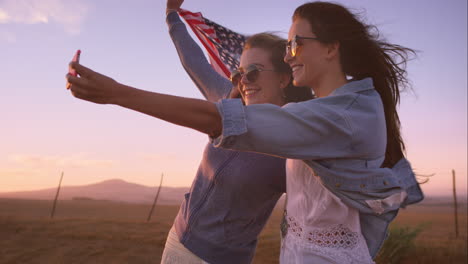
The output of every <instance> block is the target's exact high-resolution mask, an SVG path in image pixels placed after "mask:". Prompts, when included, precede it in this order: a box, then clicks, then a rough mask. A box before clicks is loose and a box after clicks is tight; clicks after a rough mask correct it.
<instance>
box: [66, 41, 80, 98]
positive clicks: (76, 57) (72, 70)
mask: <svg viewBox="0 0 468 264" xmlns="http://www.w3.org/2000/svg"><path fill="white" fill-rule="evenodd" d="M80 55H81V50H77V51H76V52H75V56H73V59H72V61H73V62H78V63H79V62H80ZM68 73H69V74H70V75H73V76H75V77H76V76H78V73H77V72H76V71H75V70H74V69H72V68H69V69H68ZM70 86H71V84H70V83H67V90H68V89H70Z"/></svg>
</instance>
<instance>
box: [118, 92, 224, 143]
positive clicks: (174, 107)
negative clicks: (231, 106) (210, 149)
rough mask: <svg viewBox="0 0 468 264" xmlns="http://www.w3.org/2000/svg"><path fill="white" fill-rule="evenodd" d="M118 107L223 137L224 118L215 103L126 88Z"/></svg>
mask: <svg viewBox="0 0 468 264" xmlns="http://www.w3.org/2000/svg"><path fill="white" fill-rule="evenodd" d="M125 88H126V89H124V90H125V93H123V94H122V96H120V97H119V99H118V100H116V105H119V106H122V107H125V108H128V109H132V110H135V111H138V112H141V113H144V114H147V115H150V116H153V117H156V118H159V119H162V120H165V121H168V122H170V123H173V124H176V125H180V126H185V127H189V128H193V129H195V130H198V131H200V132H203V133H205V134H208V135H210V136H212V137H217V136H219V135H220V134H221V130H222V124H221V116H220V114H219V112H218V109H217V108H216V105H215V104H214V103H211V102H208V101H204V100H198V99H192V98H184V97H178V96H172V95H166V94H160V93H154V92H149V91H144V90H140V89H136V88H133V87H129V86H125Z"/></svg>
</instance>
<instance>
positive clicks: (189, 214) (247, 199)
mask: <svg viewBox="0 0 468 264" xmlns="http://www.w3.org/2000/svg"><path fill="white" fill-rule="evenodd" d="M167 24H168V26H169V33H170V35H171V38H172V40H173V42H174V45H175V47H176V49H177V52H178V54H179V57H180V59H181V62H182V65H183V67H184V68H185V70H186V71H187V73H188V74H189V76H190V78H192V80H193V82H194V83H195V84H196V85H197V87H198V89H199V90H200V91H201V93H202V94H203V95H204V96H205V98H207V100H209V101H212V102H216V101H218V100H219V99H222V98H226V97H227V96H228V95H229V92H230V90H231V88H232V85H231V82H230V81H229V80H227V79H226V78H224V77H222V76H221V75H219V74H218V73H216V72H215V71H214V70H213V68H212V67H211V65H210V64H209V63H208V61H207V60H206V58H205V55H204V53H203V51H202V50H201V49H200V48H199V46H198V45H197V44H196V43H195V41H193V39H192V38H191V37H190V35H189V34H188V32H187V29H186V27H185V25H184V23H182V21H181V20H180V18H179V16H178V15H177V13H176V12H171V13H169V14H168V16H167ZM285 191H286V173H285V160H284V159H281V158H278V157H272V156H268V155H262V154H258V153H248V152H240V151H232V150H226V149H219V148H215V147H213V146H212V145H211V144H208V145H207V146H206V148H205V151H204V153H203V157H202V160H201V163H200V166H199V168H198V171H197V173H196V176H195V179H194V181H193V183H192V187H191V189H190V192H189V193H187V194H185V199H184V201H183V202H182V205H181V206H180V210H179V213H178V214H177V217H176V219H175V221H174V228H175V230H176V233H177V235H178V237H179V240H180V242H181V243H182V244H183V245H184V246H185V247H186V248H187V249H188V250H190V251H191V252H193V253H194V254H195V255H197V256H198V257H200V258H201V259H203V260H205V261H207V262H209V263H212V264H215V263H227V264H229V263H233V264H234V263H235V264H237V263H250V262H251V261H252V259H253V256H254V252H255V248H256V245H257V237H258V235H259V234H260V232H261V230H262V229H263V227H264V226H265V223H266V222H267V220H268V218H269V216H270V215H271V212H272V210H273V208H274V206H275V205H276V202H277V201H278V199H279V198H280V196H281V195H282V194H283V193H284V192H285Z"/></svg>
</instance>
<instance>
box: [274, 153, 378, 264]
mask: <svg viewBox="0 0 468 264" xmlns="http://www.w3.org/2000/svg"><path fill="white" fill-rule="evenodd" d="M286 173H287V194H288V201H287V205H286V210H287V215H286V220H287V226H288V227H287V229H288V230H287V234H286V236H285V237H284V238H283V240H282V242H281V254H280V263H282V264H286V263H288V264H289V263H294V264H297V263H314V264H322V263H340V264H342V263H359V264H366V263H374V262H373V261H372V258H371V257H370V254H369V250H368V248H367V244H366V241H365V240H364V237H363V236H362V234H361V227H360V223H359V213H358V211H357V210H356V209H353V208H350V207H348V206H346V205H345V204H343V203H342V202H341V200H340V199H339V198H338V197H336V196H335V195H334V194H332V193H331V192H330V191H329V190H328V189H326V188H325V187H324V186H323V184H322V182H321V180H320V178H319V177H317V176H316V174H315V173H314V171H313V170H312V169H311V168H310V167H308V166H307V165H306V164H305V163H304V162H303V161H302V160H293V159H288V160H287V162H286Z"/></svg>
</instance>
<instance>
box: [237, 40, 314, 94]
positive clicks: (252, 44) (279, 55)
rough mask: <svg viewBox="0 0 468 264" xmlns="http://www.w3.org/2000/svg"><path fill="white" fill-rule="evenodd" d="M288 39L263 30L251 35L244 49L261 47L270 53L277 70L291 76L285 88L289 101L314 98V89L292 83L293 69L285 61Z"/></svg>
mask: <svg viewBox="0 0 468 264" xmlns="http://www.w3.org/2000/svg"><path fill="white" fill-rule="evenodd" d="M286 42H287V41H286V39H284V38H282V37H279V36H277V35H276V34H274V33H270V32H263V33H258V34H255V35H252V36H250V37H249V38H247V40H246V41H245V45H244V50H248V49H251V48H260V49H263V50H266V51H268V52H269V53H270V61H271V63H272V64H273V67H274V68H275V70H276V71H278V72H281V73H286V74H288V75H289V76H291V80H290V82H289V84H288V86H287V87H286V88H285V89H284V95H285V100H286V102H287V103H290V102H300V101H306V100H309V99H312V98H313V96H312V90H311V89H310V88H308V87H297V86H294V85H293V84H292V70H291V67H289V64H287V63H286V62H284V59H283V58H284V55H285V53H286Z"/></svg>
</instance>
